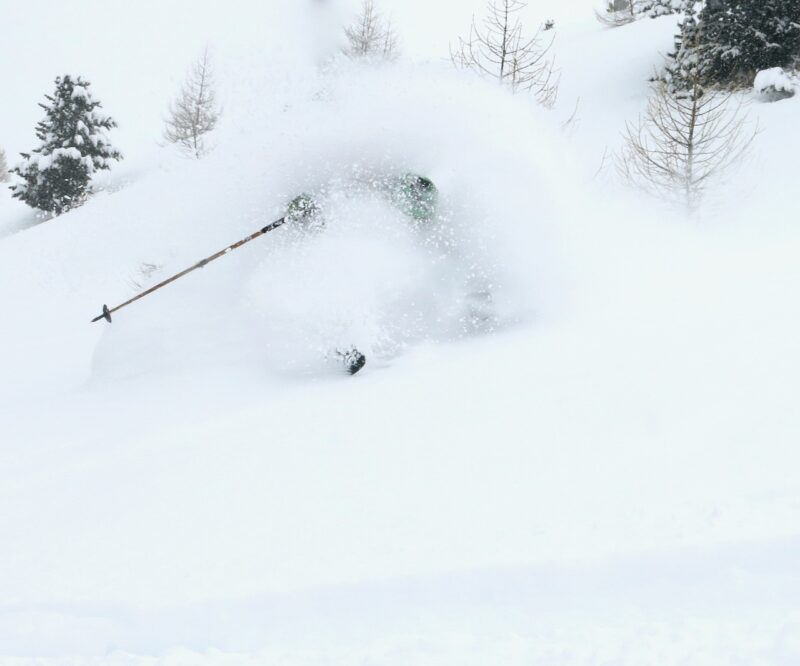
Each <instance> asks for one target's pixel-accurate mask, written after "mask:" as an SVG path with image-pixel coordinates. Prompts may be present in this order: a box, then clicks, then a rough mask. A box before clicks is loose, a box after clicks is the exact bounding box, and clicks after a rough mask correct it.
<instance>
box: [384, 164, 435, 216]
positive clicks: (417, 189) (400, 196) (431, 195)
mask: <svg viewBox="0 0 800 666" xmlns="http://www.w3.org/2000/svg"><path fill="white" fill-rule="evenodd" d="M390 188H391V189H390V192H389V195H390V196H391V198H392V202H393V203H394V204H395V206H397V207H398V208H399V209H400V210H401V211H402V212H403V213H405V214H406V215H408V216H409V217H412V218H414V219H415V220H417V221H419V222H428V221H430V220H431V219H433V216H434V215H435V214H436V204H437V203H438V201H439V191H438V190H437V189H436V185H434V184H433V181H431V180H430V179H429V178H425V176H419V175H417V174H413V173H407V174H404V175H402V176H400V177H399V178H397V179H393V181H392V183H391V185H390Z"/></svg>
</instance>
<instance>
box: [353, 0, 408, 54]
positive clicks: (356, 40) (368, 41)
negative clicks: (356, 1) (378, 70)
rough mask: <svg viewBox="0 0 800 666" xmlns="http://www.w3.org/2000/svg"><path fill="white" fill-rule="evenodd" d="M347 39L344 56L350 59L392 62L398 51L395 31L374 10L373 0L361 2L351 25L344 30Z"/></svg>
mask: <svg viewBox="0 0 800 666" xmlns="http://www.w3.org/2000/svg"><path fill="white" fill-rule="evenodd" d="M344 34H345V37H346V38H347V46H346V47H345V49H344V53H345V55H347V56H348V57H350V58H380V59H383V60H394V59H395V58H396V57H397V55H398V51H399V39H398V36H397V31H396V30H395V28H394V26H393V25H392V22H391V20H389V19H387V18H384V17H383V16H382V15H381V13H380V12H379V11H378V10H377V9H376V8H375V2H374V0H362V3H361V9H360V11H359V13H358V15H357V16H356V18H355V20H354V21H353V23H351V24H350V25H349V26H347V27H345V29H344Z"/></svg>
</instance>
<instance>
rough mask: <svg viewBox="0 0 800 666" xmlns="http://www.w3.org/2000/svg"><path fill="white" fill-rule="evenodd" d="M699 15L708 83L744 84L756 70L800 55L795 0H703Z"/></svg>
mask: <svg viewBox="0 0 800 666" xmlns="http://www.w3.org/2000/svg"><path fill="white" fill-rule="evenodd" d="M701 19H702V22H703V39H702V42H703V51H702V52H701V56H702V58H703V60H704V62H705V69H706V72H707V76H708V78H709V79H710V80H711V81H713V82H716V83H739V82H742V83H746V84H748V85H749V84H751V83H752V82H753V76H754V75H755V73H756V72H758V71H759V70H762V69H768V68H770V67H785V66H787V65H791V64H792V62H793V60H794V59H795V58H796V57H797V56H798V55H800V2H798V0H707V2H706V6H705V7H704V9H703V12H702V16H701Z"/></svg>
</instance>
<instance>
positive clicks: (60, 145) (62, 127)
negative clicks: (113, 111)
mask: <svg viewBox="0 0 800 666" xmlns="http://www.w3.org/2000/svg"><path fill="white" fill-rule="evenodd" d="M55 85H56V89H55V92H54V93H53V94H52V95H45V99H46V100H47V101H46V103H44V104H40V105H39V106H41V107H42V108H43V109H44V111H45V117H44V120H42V121H41V122H40V123H39V124H38V125H37V126H36V137H37V138H38V139H39V141H40V142H41V145H40V146H39V147H38V148H35V149H34V150H33V151H31V152H30V153H22V157H23V161H22V162H21V163H20V164H19V165H18V166H17V167H16V168H14V169H13V170H12V173H15V174H17V175H18V176H20V177H21V178H22V179H23V182H22V183H19V184H17V185H12V187H11V189H12V190H13V196H14V197H16V198H17V199H21V200H22V201H24V202H25V203H26V204H28V205H29V206H31V207H32V208H37V209H39V210H41V211H44V212H47V213H53V214H55V215H61V214H62V213H65V212H66V211H68V210H71V209H72V208H75V207H76V206H80V205H81V204H82V203H84V201H86V199H87V198H88V196H89V195H90V194H91V180H92V176H93V175H94V174H95V172H97V171H102V170H106V169H109V168H110V167H111V161H112V160H120V159H122V155H121V154H120V153H119V152H118V151H117V150H115V149H114V148H113V147H112V146H111V145H110V144H109V143H108V140H107V138H106V131H108V130H110V129H112V128H114V127H116V126H117V124H116V123H115V122H114V120H112V119H111V118H109V117H108V116H105V115H103V114H102V113H100V112H99V111H98V109H99V108H100V107H101V104H100V102H98V101H96V100H94V99H93V98H92V95H91V93H90V92H89V85H90V84H89V82H88V81H86V80H84V79H82V78H80V77H78V78H76V79H73V78H72V77H71V76H69V75H66V76H63V77H60V76H59V77H58V78H56V81H55Z"/></svg>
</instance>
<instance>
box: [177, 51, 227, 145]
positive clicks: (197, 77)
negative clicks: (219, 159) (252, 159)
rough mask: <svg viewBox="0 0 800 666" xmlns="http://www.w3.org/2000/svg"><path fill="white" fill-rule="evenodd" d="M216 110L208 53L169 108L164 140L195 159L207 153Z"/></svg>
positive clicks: (216, 117)
mask: <svg viewBox="0 0 800 666" xmlns="http://www.w3.org/2000/svg"><path fill="white" fill-rule="evenodd" d="M220 113H221V112H220V110H219V108H218V107H217V99H216V92H215V85H214V72H213V69H212V66H211V57H210V56H209V53H208V49H206V50H205V51H204V52H203V55H202V56H201V57H200V58H199V59H198V60H197V61H196V62H195V64H194V65H193V66H192V69H191V71H190V72H189V76H188V77H187V79H186V82H185V83H184V85H183V87H182V89H181V92H180V94H179V95H178V98H177V99H176V100H175V101H174V102H173V103H172V104H171V105H170V109H169V117H168V118H167V120H166V128H165V130H164V138H165V139H166V140H167V141H169V142H170V143H175V144H177V145H178V146H179V147H180V148H181V150H182V151H183V152H184V153H185V154H187V155H189V156H191V157H194V158H195V159H200V158H201V157H203V156H204V155H206V154H207V153H208V151H209V146H208V143H207V140H206V136H205V135H206V134H208V133H209V132H211V131H212V130H213V129H214V128H215V127H216V126H217V122H218V121H219V117H220Z"/></svg>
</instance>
